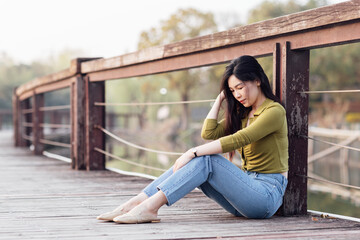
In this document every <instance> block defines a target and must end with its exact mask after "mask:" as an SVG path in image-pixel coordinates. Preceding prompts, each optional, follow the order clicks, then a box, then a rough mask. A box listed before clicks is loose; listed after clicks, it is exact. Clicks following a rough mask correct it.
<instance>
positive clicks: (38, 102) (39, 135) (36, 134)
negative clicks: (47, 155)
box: [32, 92, 44, 155]
mask: <svg viewBox="0 0 360 240" xmlns="http://www.w3.org/2000/svg"><path fill="white" fill-rule="evenodd" d="M43 106H44V94H42V93H41V94H35V92H33V96H32V108H33V115H32V124H33V127H32V132H33V145H34V154H35V155H41V154H42V152H43V151H44V144H42V143H41V142H40V139H43V138H44V131H43V128H42V127H40V124H42V123H44V112H43V111H40V108H41V107H43Z"/></svg>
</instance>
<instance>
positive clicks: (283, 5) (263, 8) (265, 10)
mask: <svg viewBox="0 0 360 240" xmlns="http://www.w3.org/2000/svg"><path fill="white" fill-rule="evenodd" d="M298 2H299V1H296V0H289V1H288V2H280V1H269V0H266V1H263V2H262V3H261V4H259V6H257V7H255V8H254V9H253V10H251V11H250V13H249V18H248V21H247V23H248V24H251V23H254V22H259V21H264V20H267V19H272V18H275V17H280V16H284V15H288V14H291V13H296V12H301V11H305V10H309V9H312V8H317V7H321V6H325V5H327V0H309V1H308V2H307V3H306V4H304V5H302V4H300V3H298Z"/></svg>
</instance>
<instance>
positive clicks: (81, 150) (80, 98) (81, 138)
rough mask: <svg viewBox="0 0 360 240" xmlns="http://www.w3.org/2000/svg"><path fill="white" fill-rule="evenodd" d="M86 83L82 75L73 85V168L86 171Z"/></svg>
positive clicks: (79, 75) (77, 77)
mask: <svg viewBox="0 0 360 240" xmlns="http://www.w3.org/2000/svg"><path fill="white" fill-rule="evenodd" d="M85 119H86V111H85V83H84V79H83V77H82V76H81V74H78V75H77V76H76V80H75V82H74V83H73V84H72V85H71V128H72V131H71V159H72V161H71V167H72V168H73V169H76V170H84V169H86V163H85V151H86V150H85V141H86V140H85Z"/></svg>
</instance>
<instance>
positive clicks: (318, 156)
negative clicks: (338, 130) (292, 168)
mask: <svg viewBox="0 0 360 240" xmlns="http://www.w3.org/2000/svg"><path fill="white" fill-rule="evenodd" d="M309 138H310V137H309ZM359 138H360V136H358V135H357V136H350V137H349V138H347V139H345V140H343V141H341V142H340V143H338V144H337V145H339V146H332V147H330V148H327V149H325V150H323V151H321V152H318V153H315V154H314V155H312V156H309V157H308V163H312V162H314V161H316V160H318V159H321V158H323V157H325V156H327V155H329V154H331V153H333V152H336V151H338V150H339V149H340V148H342V147H343V146H347V145H348V144H350V143H352V142H354V141H355V140H357V139H359Z"/></svg>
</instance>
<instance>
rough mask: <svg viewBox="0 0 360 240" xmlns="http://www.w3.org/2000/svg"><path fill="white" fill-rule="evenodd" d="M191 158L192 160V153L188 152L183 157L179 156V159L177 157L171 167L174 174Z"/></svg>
mask: <svg viewBox="0 0 360 240" xmlns="http://www.w3.org/2000/svg"><path fill="white" fill-rule="evenodd" d="M193 158H194V153H192V152H191V151H190V150H189V151H187V152H185V153H184V154H183V155H181V157H179V158H178V159H177V160H176V162H175V164H174V166H173V172H176V171H177V170H179V169H180V168H182V167H183V166H185V165H186V164H187V163H188V162H190V161H191V159H193Z"/></svg>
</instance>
